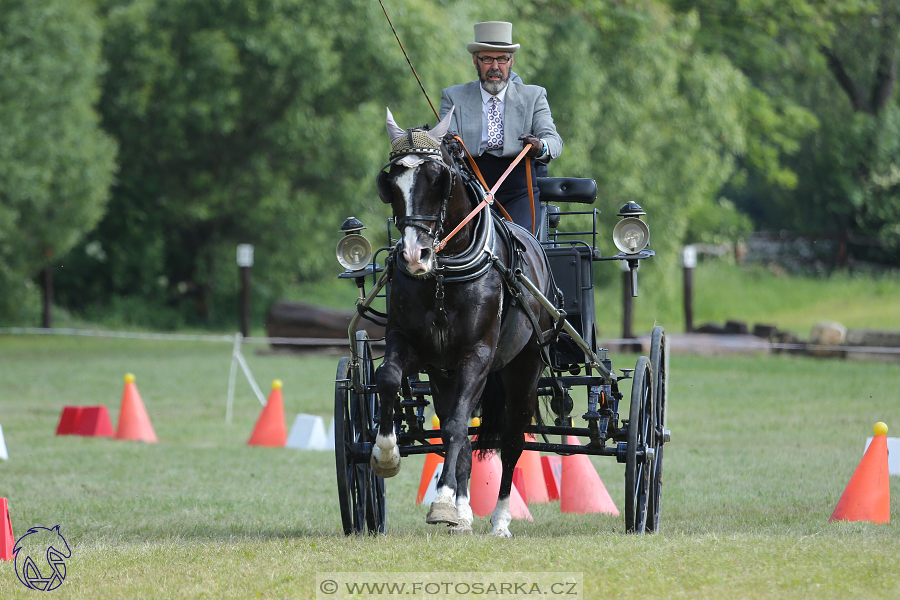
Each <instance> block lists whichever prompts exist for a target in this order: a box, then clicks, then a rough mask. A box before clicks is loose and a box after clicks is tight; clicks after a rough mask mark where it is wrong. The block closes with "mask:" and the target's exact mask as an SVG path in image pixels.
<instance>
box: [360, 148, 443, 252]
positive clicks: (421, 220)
mask: <svg viewBox="0 0 900 600" xmlns="http://www.w3.org/2000/svg"><path fill="white" fill-rule="evenodd" d="M439 152H440V150H437V149H434V148H414V147H410V148H407V149H404V150H402V151H400V152H392V153H391V161H390V162H389V163H388V164H386V165H385V166H383V167H382V168H381V172H380V173H379V174H378V179H379V180H383V178H384V177H386V176H387V172H386V171H385V169H389V168H390V167H391V166H392V165H394V164H395V163H397V162H398V161H399V160H401V159H402V158H404V157H405V156H408V155H410V154H416V155H418V156H419V157H421V158H423V159H425V160H429V161H431V162H433V163H434V164H436V165H438V166H440V167H441V168H442V169H444V170H446V171H447V173H448V174H449V177H448V178H447V179H445V181H446V182H447V183H446V184H445V185H444V189H443V190H442V193H441V209H440V214H439V215H406V216H403V217H400V218H399V219H398V218H397V217H396V216H395V217H394V226H395V227H396V228H397V229H398V230H400V231H403V228H404V227H407V226H409V227H415V228H416V229H420V230H422V231H424V232H426V233H428V234H429V235H431V236H432V239H433V240H434V242H433V243H434V244H436V243H437V242H438V239H439V238H440V237H441V235H442V234H443V233H444V219H445V218H446V216H447V205H448V203H449V202H450V195H451V194H452V193H453V186H454V185H455V184H456V170H455V169H453V168H451V167H450V165H448V164H447V163H445V162H444V160H443V159H442V158H441V157H439V156H437V154H438V153H439ZM379 189H380V186H379ZM382 201H384V198H382ZM426 223H431V225H426Z"/></svg>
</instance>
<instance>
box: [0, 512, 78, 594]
mask: <svg viewBox="0 0 900 600" xmlns="http://www.w3.org/2000/svg"><path fill="white" fill-rule="evenodd" d="M13 556H14V557H15V559H16V577H18V578H19V581H21V582H22V585H24V586H25V587H27V588H31V589H33V590H40V591H42V592H49V591H50V590H55V589H56V588H58V587H59V586H60V585H62V582H63V581H64V580H65V578H66V562H65V559H66V558H70V557H71V556H72V551H71V550H69V544H68V543H67V542H66V538H64V537H63V536H62V534H61V533H60V532H59V525H57V526H56V527H54V528H52V529H47V528H46V527H32V528H31V529H29V530H28V533H26V534H25V535H23V536H22V537H20V538H19V539H18V541H17V542H16V545H15V547H14V548H13ZM35 559H37V562H36V561H35ZM42 559H43V560H42Z"/></svg>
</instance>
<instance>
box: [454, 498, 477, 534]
mask: <svg viewBox="0 0 900 600" xmlns="http://www.w3.org/2000/svg"><path fill="white" fill-rule="evenodd" d="M456 514H457V515H459V524H460V526H463V525H464V526H466V527H471V526H472V520H473V518H474V517H473V516H472V507H471V506H469V497H468V496H458V497H457V498H456Z"/></svg>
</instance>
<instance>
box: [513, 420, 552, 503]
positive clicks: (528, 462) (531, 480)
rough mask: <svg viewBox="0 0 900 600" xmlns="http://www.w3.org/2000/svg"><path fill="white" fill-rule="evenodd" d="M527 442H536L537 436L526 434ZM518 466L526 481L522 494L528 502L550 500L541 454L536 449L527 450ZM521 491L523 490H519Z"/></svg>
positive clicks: (545, 501)
mask: <svg viewBox="0 0 900 600" xmlns="http://www.w3.org/2000/svg"><path fill="white" fill-rule="evenodd" d="M525 441H526V442H534V441H536V440H535V437H534V435H533V434H531V433H527V434H525ZM516 466H517V467H521V468H522V479H523V482H524V484H525V485H524V490H525V491H524V492H523V493H522V496H523V497H524V498H525V501H526V502H527V503H528V504H546V503H547V502H550V497H549V496H548V495H547V484H546V482H545V481H544V469H543V468H542V467H541V454H540V452H535V451H534V450H525V451H524V452H522V456H520V457H519V461H518V462H517V463H516ZM519 491H521V490H519Z"/></svg>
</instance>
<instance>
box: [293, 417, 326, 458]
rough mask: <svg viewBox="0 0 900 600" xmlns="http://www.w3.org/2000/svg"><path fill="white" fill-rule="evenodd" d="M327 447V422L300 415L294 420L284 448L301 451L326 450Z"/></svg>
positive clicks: (318, 418) (320, 418) (319, 418)
mask: <svg viewBox="0 0 900 600" xmlns="http://www.w3.org/2000/svg"><path fill="white" fill-rule="evenodd" d="M327 445H328V443H327V438H326V435H325V421H323V420H322V417H317V416H315V415H305V414H303V413H300V414H299V415H297V418H296V419H294V425H293V426H292V427H291V431H290V433H289V434H288V439H287V442H286V443H285V445H284V447H285V448H299V449H300V450H325V449H327Z"/></svg>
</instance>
